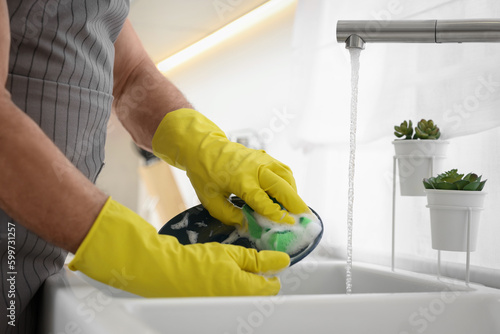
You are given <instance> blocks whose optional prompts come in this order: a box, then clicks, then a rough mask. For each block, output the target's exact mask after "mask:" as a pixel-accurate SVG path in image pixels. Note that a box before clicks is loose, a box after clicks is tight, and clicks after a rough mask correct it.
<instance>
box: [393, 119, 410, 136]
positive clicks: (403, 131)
mask: <svg viewBox="0 0 500 334" xmlns="http://www.w3.org/2000/svg"><path fill="white" fill-rule="evenodd" d="M394 130H396V131H394V134H395V135H396V137H398V138H402V137H403V136H404V137H405V138H404V139H411V136H412V135H413V124H412V122H411V120H410V121H408V122H407V121H404V122H403V123H401V125H400V126H397V125H396V126H394Z"/></svg>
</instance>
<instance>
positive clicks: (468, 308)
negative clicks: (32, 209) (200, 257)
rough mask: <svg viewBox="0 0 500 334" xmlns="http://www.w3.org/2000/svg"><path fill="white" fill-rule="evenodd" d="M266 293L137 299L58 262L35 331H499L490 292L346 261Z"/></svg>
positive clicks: (299, 270) (314, 266)
mask: <svg viewBox="0 0 500 334" xmlns="http://www.w3.org/2000/svg"><path fill="white" fill-rule="evenodd" d="M281 280H282V285H283V288H282V291H281V293H280V295H278V296H275V297H224V298H222V297H217V298H158V299H145V298H140V297H136V296H134V295H131V294H128V293H124V292H122V291H117V290H114V289H110V288H109V287H108V286H106V285H103V284H100V283H98V282H95V281H92V280H90V279H89V278H86V277H83V275H82V274H75V273H73V272H71V271H69V270H65V271H63V272H61V273H60V274H58V275H56V276H54V277H51V278H50V279H49V280H48V282H47V284H46V285H45V290H44V296H45V298H44V304H45V305H44V307H43V314H42V318H43V322H42V332H43V333H49V332H50V333H73V332H75V333H76V332H78V330H79V329H81V333H93V334H98V333H134V334H135V333H217V334H225V333H248V334H250V333H272V334H276V333H356V334H363V333H370V334H374V333H384V334H388V333H397V334H405V333H454V334H461V333H464V334H465V333H467V334H470V333H481V334H483V333H492V334H493V333H500V319H499V317H498V315H499V314H500V291H499V290H496V289H490V288H486V287H482V286H476V285H471V286H470V287H466V286H465V284H464V283H460V282H456V281H454V282H444V281H440V280H438V279H436V278H434V277H430V276H426V275H418V274H413V273H409V272H399V271H396V272H392V271H390V270H388V269H386V268H384V267H380V266H373V265H367V264H355V266H354V268H353V294H352V295H345V264H344V262H340V261H328V262H313V261H311V262H307V261H302V262H301V263H299V264H297V265H295V266H293V267H292V268H290V269H288V270H287V271H286V272H284V273H283V274H282V275H281Z"/></svg>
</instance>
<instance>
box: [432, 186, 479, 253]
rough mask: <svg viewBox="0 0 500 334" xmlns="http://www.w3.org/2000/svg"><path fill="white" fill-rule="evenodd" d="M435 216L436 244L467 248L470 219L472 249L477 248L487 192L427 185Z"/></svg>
mask: <svg viewBox="0 0 500 334" xmlns="http://www.w3.org/2000/svg"><path fill="white" fill-rule="evenodd" d="M425 193H426V194H427V204H428V205H427V207H428V208H429V209H430V216H431V236H432V248H433V249H437V250H445V251H458V252H465V251H467V236H468V235H467V224H468V221H469V219H470V231H469V233H470V244H469V250H470V251H471V252H472V251H475V250H476V246H477V234H478V230H479V221H480V218H481V211H482V210H483V206H484V198H485V196H486V193H485V192H482V191H466V190H437V189H426V190H425Z"/></svg>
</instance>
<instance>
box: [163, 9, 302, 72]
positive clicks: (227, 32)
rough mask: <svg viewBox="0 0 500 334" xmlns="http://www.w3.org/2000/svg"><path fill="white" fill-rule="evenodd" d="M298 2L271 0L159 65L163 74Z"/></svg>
mask: <svg viewBox="0 0 500 334" xmlns="http://www.w3.org/2000/svg"><path fill="white" fill-rule="evenodd" d="M294 2H296V0H270V1H268V2H266V3H264V4H262V5H260V6H259V7H257V8H255V9H254V10H252V11H251V12H249V13H247V14H245V15H243V16H242V17H240V18H238V19H236V20H234V21H233V22H231V23H229V24H227V25H225V26H224V27H222V28H220V29H219V30H217V31H215V32H214V33H212V34H210V35H208V36H207V37H205V38H203V39H201V40H199V41H198V42H196V43H194V44H192V45H190V46H188V47H187V48H185V49H183V50H181V51H179V52H177V53H175V54H173V55H172V56H170V57H168V58H166V59H164V60H162V61H161V62H159V63H158V64H157V67H158V69H159V70H160V71H161V72H162V73H166V72H168V71H170V70H171V69H173V68H174V67H176V66H179V65H180V64H182V63H184V62H186V61H188V60H190V59H192V58H194V57H196V56H197V55H199V54H201V53H203V52H205V51H206V50H208V49H210V48H212V47H213V46H215V45H217V44H220V43H221V42H223V41H225V40H227V39H229V38H231V37H233V36H235V35H237V34H239V33H241V32H243V31H246V30H248V29H249V28H251V27H254V26H255V25H257V24H259V23H260V22H262V21H264V20H266V19H268V18H270V17H272V16H274V15H276V14H278V13H279V12H281V11H282V10H284V9H285V8H287V7H288V6H289V5H291V4H292V3H294Z"/></svg>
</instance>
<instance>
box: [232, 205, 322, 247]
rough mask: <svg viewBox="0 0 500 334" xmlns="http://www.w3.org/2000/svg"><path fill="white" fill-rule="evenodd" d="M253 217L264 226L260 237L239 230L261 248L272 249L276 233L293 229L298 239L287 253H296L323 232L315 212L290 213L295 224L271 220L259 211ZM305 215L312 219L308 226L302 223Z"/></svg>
mask: <svg viewBox="0 0 500 334" xmlns="http://www.w3.org/2000/svg"><path fill="white" fill-rule="evenodd" d="M252 215H253V217H254V218H255V220H256V221H257V223H258V224H259V225H260V226H261V227H262V228H263V230H264V231H263V233H262V235H261V237H260V238H259V239H255V238H252V237H251V236H250V235H249V233H248V232H242V231H239V233H240V234H241V235H244V236H246V237H247V238H248V239H250V240H251V241H252V242H254V243H255V245H256V247H257V249H259V250H271V249H272V246H271V242H270V239H271V237H272V236H273V235H274V234H275V233H277V232H278V233H279V232H285V231H291V232H292V233H293V234H294V235H295V236H296V239H295V240H294V241H293V243H291V244H290V245H289V246H288V248H287V251H286V253H287V254H289V255H294V254H296V253H298V252H300V251H302V250H303V249H305V248H307V247H308V246H309V245H310V244H311V243H312V242H313V241H314V240H315V239H316V237H317V236H318V235H319V234H320V233H321V230H322V228H321V223H320V222H319V219H318V217H316V216H315V215H314V214H312V213H311V214H301V215H296V214H290V216H291V217H293V219H294V224H293V225H289V224H279V223H276V222H273V221H271V220H269V219H268V218H266V217H264V216H262V215H260V214H258V213H257V212H253V213H252ZM301 217H305V218H308V219H310V220H311V222H310V223H308V224H307V225H306V226H303V225H302V224H300V218H301Z"/></svg>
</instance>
